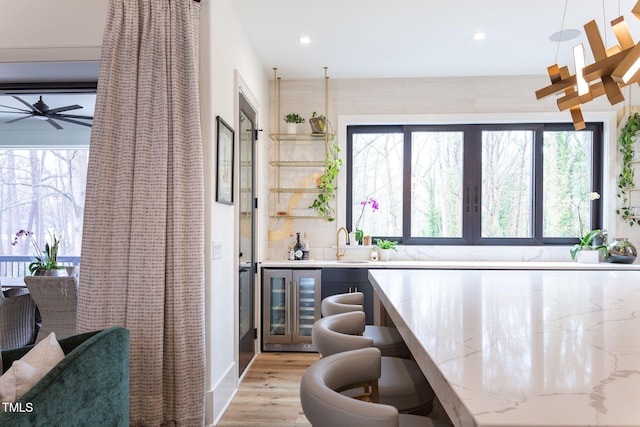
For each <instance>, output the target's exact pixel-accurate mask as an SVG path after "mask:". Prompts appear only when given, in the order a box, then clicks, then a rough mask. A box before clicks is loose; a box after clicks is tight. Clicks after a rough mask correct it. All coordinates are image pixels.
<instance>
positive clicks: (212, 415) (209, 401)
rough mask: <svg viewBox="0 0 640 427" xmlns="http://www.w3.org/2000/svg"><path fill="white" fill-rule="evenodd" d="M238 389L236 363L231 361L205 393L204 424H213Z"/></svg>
mask: <svg viewBox="0 0 640 427" xmlns="http://www.w3.org/2000/svg"><path fill="white" fill-rule="evenodd" d="M237 391H238V378H237V368H236V363H235V362H234V363H232V364H231V365H230V366H229V368H228V369H227V371H226V372H225V374H224V375H223V376H222V378H221V379H220V380H219V381H218V383H217V384H216V385H214V386H213V389H211V390H209V391H207V392H206V394H205V407H206V408H205V411H206V412H205V414H206V415H205V425H206V426H209V427H211V426H215V425H217V424H218V423H219V422H220V419H221V418H222V415H223V414H224V411H226V409H227V407H228V406H229V404H230V403H231V401H232V400H233V397H234V396H235V395H236V392H237Z"/></svg>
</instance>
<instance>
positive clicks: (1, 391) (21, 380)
mask: <svg viewBox="0 0 640 427" xmlns="http://www.w3.org/2000/svg"><path fill="white" fill-rule="evenodd" d="M62 359H64V352H63V351H62V348H60V344H59V343H58V341H57V340H56V335H55V334H54V333H53V332H51V334H49V336H48V337H46V338H45V339H43V340H42V341H40V342H39V343H38V344H37V345H36V346H35V347H33V348H32V349H31V350H29V352H28V353H27V354H25V355H24V356H22V358H21V359H20V360H16V361H14V362H13V364H12V365H11V367H10V368H9V369H8V370H7V372H5V373H4V375H2V376H1V377H0V402H15V401H16V400H18V399H20V397H22V395H23V394H25V393H26V392H27V391H29V389H31V387H33V386H34V385H35V384H36V383H37V382H38V381H40V380H41V379H42V377H44V376H45V375H46V374H47V372H49V371H50V370H51V368H53V367H54V366H56V365H57V364H58V362H60V361H61V360H62Z"/></svg>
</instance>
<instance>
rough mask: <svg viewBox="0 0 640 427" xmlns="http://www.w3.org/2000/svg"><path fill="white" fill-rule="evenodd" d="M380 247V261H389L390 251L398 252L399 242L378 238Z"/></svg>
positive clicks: (377, 241)
mask: <svg viewBox="0 0 640 427" xmlns="http://www.w3.org/2000/svg"><path fill="white" fill-rule="evenodd" d="M376 246H377V247H378V259H379V260H380V261H389V252H391V251H392V250H394V251H396V252H398V249H397V246H398V242H396V241H392V240H386V239H376Z"/></svg>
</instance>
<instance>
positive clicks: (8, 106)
mask: <svg viewBox="0 0 640 427" xmlns="http://www.w3.org/2000/svg"><path fill="white" fill-rule="evenodd" d="M0 107H4V108H11V109H12V110H18V111H24V112H25V113H31V110H25V109H24V108H17V107H12V106H11V105H0ZM10 112H12V111H3V113H10Z"/></svg>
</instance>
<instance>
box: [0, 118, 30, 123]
mask: <svg viewBox="0 0 640 427" xmlns="http://www.w3.org/2000/svg"><path fill="white" fill-rule="evenodd" d="M30 117H31V116H22V117H18V118H17V119H12V120H9V121H8V122H5V123H15V122H17V121H20V120H24V119H28V118H30Z"/></svg>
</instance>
